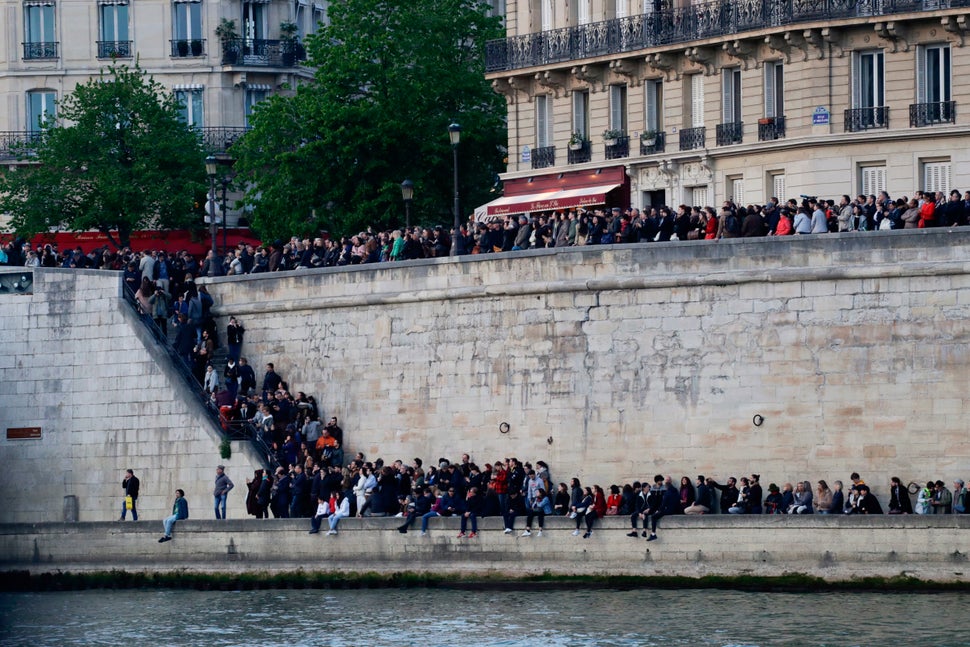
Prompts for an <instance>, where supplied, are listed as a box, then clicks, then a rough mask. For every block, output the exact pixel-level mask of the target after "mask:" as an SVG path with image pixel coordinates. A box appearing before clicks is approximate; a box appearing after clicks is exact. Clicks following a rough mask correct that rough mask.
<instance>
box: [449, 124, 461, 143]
mask: <svg viewBox="0 0 970 647" xmlns="http://www.w3.org/2000/svg"><path fill="white" fill-rule="evenodd" d="M448 137H449V138H450V139H451V145H452V146H457V145H458V142H459V141H461V126H459V125H458V124H456V123H451V124H449V125H448Z"/></svg>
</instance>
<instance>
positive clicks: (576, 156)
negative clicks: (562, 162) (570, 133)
mask: <svg viewBox="0 0 970 647" xmlns="http://www.w3.org/2000/svg"><path fill="white" fill-rule="evenodd" d="M568 148H569V150H568V151H567V152H566V161H567V162H569V163H570V164H582V163H583V162H588V161H589V160H590V157H592V153H593V146H592V144H591V143H590V141H589V140H588V139H584V140H583V141H582V142H581V143H580V144H579V146H575V147H574V145H572V144H570V145H569V146H568Z"/></svg>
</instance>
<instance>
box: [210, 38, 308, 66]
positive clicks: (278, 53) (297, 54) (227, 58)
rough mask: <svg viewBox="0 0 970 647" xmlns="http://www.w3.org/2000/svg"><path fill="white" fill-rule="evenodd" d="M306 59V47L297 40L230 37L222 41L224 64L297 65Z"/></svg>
mask: <svg viewBox="0 0 970 647" xmlns="http://www.w3.org/2000/svg"><path fill="white" fill-rule="evenodd" d="M305 60H306V48H305V47H303V44H302V43H300V42H299V41H296V40H264V39H259V38H230V39H227V40H224V41H222V64H223V65H243V66H247V67H251V66H256V67H295V66H296V65H297V64H298V63H299V62H300V61H305Z"/></svg>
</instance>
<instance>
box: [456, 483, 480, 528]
mask: <svg viewBox="0 0 970 647" xmlns="http://www.w3.org/2000/svg"><path fill="white" fill-rule="evenodd" d="M482 507H483V501H482V500H481V498H480V497H479V496H478V488H474V487H473V488H470V489H469V490H468V496H466V497H465V504H464V510H461V511H459V514H460V516H461V532H459V533H458V538H459V539H461V538H463V537H464V536H465V531H466V530H467V529H468V522H469V521H471V523H472V532H471V534H470V535H468V538H469V539H474V538H475V537H477V536H478V518H479V517H480V516H481V515H482Z"/></svg>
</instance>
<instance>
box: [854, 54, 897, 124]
mask: <svg viewBox="0 0 970 647" xmlns="http://www.w3.org/2000/svg"><path fill="white" fill-rule="evenodd" d="M885 103H886V100H885V55H884V54H883V51H882V50H873V51H869V52H856V53H855V54H853V57H852V109H850V110H846V113H845V130H846V131H848V132H856V131H859V130H869V129H871V128H888V127H889V108H888V107H886V105H885Z"/></svg>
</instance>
